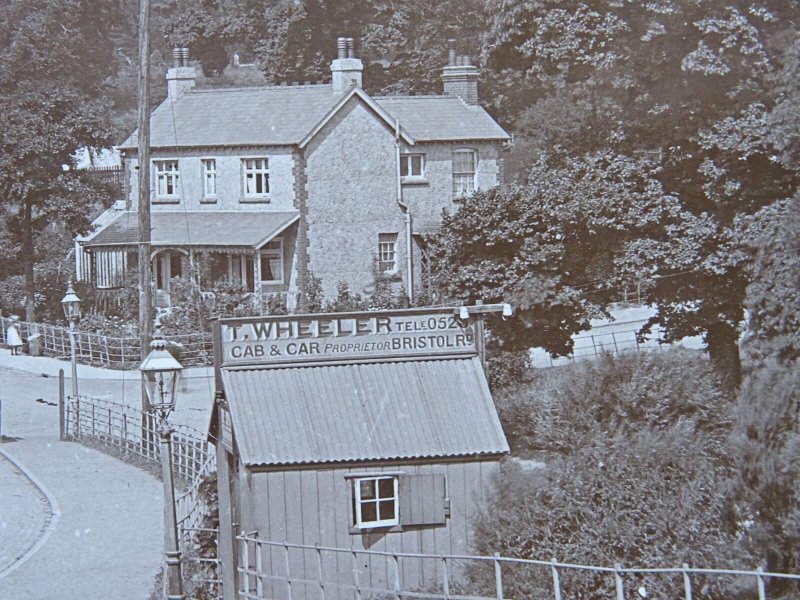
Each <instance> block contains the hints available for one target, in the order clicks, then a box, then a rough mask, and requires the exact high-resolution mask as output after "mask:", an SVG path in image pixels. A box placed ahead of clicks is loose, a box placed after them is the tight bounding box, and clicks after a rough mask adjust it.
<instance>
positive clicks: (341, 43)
mask: <svg viewBox="0 0 800 600" xmlns="http://www.w3.org/2000/svg"><path fill="white" fill-rule="evenodd" d="M336 48H337V51H338V54H337V58H347V38H345V37H339V38H337V39H336Z"/></svg>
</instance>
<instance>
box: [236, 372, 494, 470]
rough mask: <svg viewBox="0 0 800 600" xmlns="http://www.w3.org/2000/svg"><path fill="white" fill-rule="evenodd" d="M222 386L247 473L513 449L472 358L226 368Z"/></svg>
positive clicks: (457, 455) (482, 377) (482, 453)
mask: <svg viewBox="0 0 800 600" xmlns="http://www.w3.org/2000/svg"><path fill="white" fill-rule="evenodd" d="M222 379H223V384H224V386H225V398H226V400H227V403H228V406H229V407H230V411H231V417H232V421H233V429H234V435H235V436H236V442H237V446H238V448H239V452H240V455H241V459H242V461H243V463H244V464H246V465H248V466H279V465H284V466H289V465H298V464H322V463H338V462H371V461H377V460H397V459H425V458H445V457H479V456H497V455H500V454H504V453H507V452H508V450H509V448H508V443H507V442H506V438H505V435H504V434H503V429H502V427H501V425H500V420H499V419H498V416H497V412H496V410H495V407H494V402H493V401H492V396H491V394H490V392H489V387H488V384H487V383H486V378H485V376H484V374H483V369H482V367H481V363H480V359H478V357H471V358H466V359H439V360H413V361H405V362H385V363H364V364H342V365H327V366H319V367H288V368H271V369H223V370H222Z"/></svg>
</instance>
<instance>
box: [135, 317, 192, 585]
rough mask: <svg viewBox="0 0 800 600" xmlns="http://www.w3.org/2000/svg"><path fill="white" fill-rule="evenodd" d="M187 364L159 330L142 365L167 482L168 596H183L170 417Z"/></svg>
mask: <svg viewBox="0 0 800 600" xmlns="http://www.w3.org/2000/svg"><path fill="white" fill-rule="evenodd" d="M182 369H183V365H181V363H179V362H178V361H177V360H175V358H174V357H173V356H172V354H170V353H169V351H168V350H167V342H166V341H165V340H164V338H163V337H162V336H161V332H160V331H159V330H156V332H155V333H154V334H153V341H152V342H150V354H148V355H147V356H146V357H145V359H144V360H143V361H142V364H141V365H140V366H139V370H140V371H141V372H142V382H143V383H144V387H145V390H146V392H147V398H148V400H149V401H150V406H151V407H152V409H153V412H154V413H155V415H156V416H157V417H158V419H159V425H158V433H159V438H160V445H161V479H162V481H163V484H164V555H165V557H166V571H167V572H166V580H167V598H171V599H178V598H183V582H182V580H181V551H180V549H179V547H178V523H177V519H176V517H175V485H174V483H173V479H172V432H173V429H172V427H171V426H170V424H169V421H168V418H169V415H170V413H171V412H172V411H173V410H174V409H175V391H176V389H177V384H178V378H179V377H180V373H181V370H182Z"/></svg>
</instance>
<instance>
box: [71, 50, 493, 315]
mask: <svg viewBox="0 0 800 600" xmlns="http://www.w3.org/2000/svg"><path fill="white" fill-rule="evenodd" d="M448 58H449V60H448V64H447V65H446V66H445V67H444V69H443V73H442V81H443V90H444V93H443V94H442V95H435V96H381V97H378V96H376V97H372V96H370V95H369V94H367V93H366V92H365V91H364V90H363V89H362V87H361V84H362V62H361V60H359V59H358V58H355V57H354V51H353V45H352V39H351V38H339V47H338V56H337V58H336V59H334V60H333V61H332V63H331V82H330V83H324V84H305V85H281V86H272V87H248V88H227V89H225V88H198V87H196V86H195V79H196V75H195V69H194V68H193V67H191V66H189V64H188V57H187V56H185V55H183V56H182V55H181V53H180V52H177V53H176V62H175V65H174V66H173V67H172V68H170V69H169V71H168V73H167V82H168V97H167V99H166V100H164V102H163V103H161V105H159V106H158V107H157V108H156V109H155V110H154V111H153V113H152V117H151V140H150V147H151V164H150V165H149V168H150V169H151V186H152V189H151V195H150V197H151V207H152V210H151V220H152V235H151V239H152V260H153V273H154V277H155V289H156V302H157V305H159V306H169V302H170V280H171V279H172V278H173V277H176V276H185V275H187V274H188V272H189V270H190V267H191V266H197V265H202V267H203V268H202V273H203V278H202V280H201V282H200V283H201V286H208V285H209V284H210V283H213V282H214V281H215V280H219V279H223V278H224V279H226V280H227V281H229V282H231V283H234V284H241V285H243V286H245V287H246V288H247V289H249V290H252V291H253V292H254V293H255V294H256V297H259V296H260V297H262V298H264V297H268V296H273V295H275V294H278V295H280V296H283V297H285V300H286V304H287V306H288V308H289V311H290V312H293V311H294V310H295V309H296V307H297V306H298V305H301V303H302V299H303V294H304V292H305V291H306V290H307V286H308V282H309V278H310V276H311V275H313V276H314V277H316V278H318V279H319V280H320V282H321V285H322V291H323V294H324V295H326V296H328V297H331V296H333V295H334V293H335V290H336V287H337V285H338V284H339V283H340V282H346V283H347V284H348V286H349V288H350V289H351V290H352V291H354V292H358V293H360V292H362V291H364V290H365V289H367V288H369V286H370V285H372V284H373V283H374V281H375V277H376V276H378V277H386V278H388V279H389V280H390V281H392V282H394V285H395V286H396V288H398V289H400V286H401V285H402V287H403V288H404V289H405V290H406V292H407V294H408V296H409V297H410V298H413V297H414V294H415V293H416V292H417V291H418V290H419V286H420V284H421V283H422V280H423V270H424V268H425V254H424V252H425V243H424V234H426V233H429V232H431V231H432V230H435V229H436V228H437V227H438V226H439V225H440V222H441V215H442V211H448V212H452V211H454V210H456V209H457V208H458V203H459V200H460V198H461V197H462V196H464V195H466V194H469V193H471V192H472V191H474V190H476V189H479V188H489V187H492V186H495V185H498V184H500V183H502V181H503V159H502V146H503V144H504V143H505V142H506V141H508V139H509V136H508V134H507V133H506V132H505V131H504V130H503V129H502V128H501V127H500V126H499V125H498V124H497V123H496V122H495V121H494V120H493V119H492V117H490V116H489V114H488V113H487V112H486V111H485V110H484V109H483V108H481V106H480V105H479V103H478V87H477V79H478V69H477V68H476V67H475V66H473V65H471V64H470V63H469V59H468V58H466V57H457V56H456V54H455V51H454V50H450V53H449V57H448ZM119 150H120V152H121V156H122V161H123V164H124V167H125V171H126V173H127V174H128V176H127V181H128V185H127V195H126V198H125V199H124V201H121V202H117V203H116V204H115V207H114V208H112V209H110V210H109V212H108V213H107V214H105V215H103V217H102V219H101V220H100V223H101V225H100V226H99V227H98V228H97V229H96V231H94V232H93V233H92V234H90V235H89V236H86V237H85V238H82V239H80V240H79V244H80V246H81V250H82V252H85V253H86V254H87V255H88V256H89V258H90V259H89V260H88V261H86V262H87V264H88V268H87V269H85V271H86V272H85V273H83V276H84V278H86V279H87V280H90V281H92V282H93V283H94V285H95V286H96V287H97V288H98V290H108V291H110V292H111V293H113V290H114V289H115V288H118V287H119V286H121V285H122V282H123V274H124V272H125V271H126V270H127V269H132V268H134V267H135V264H136V261H137V255H136V247H137V246H136V245H137V242H138V221H137V197H138V190H137V185H138V183H137V169H138V168H139V165H138V161H137V133H136V132H134V133H133V134H132V135H131V136H130V137H129V138H128V139H127V140H125V142H123V143H122V145H121V146H120V147H119Z"/></svg>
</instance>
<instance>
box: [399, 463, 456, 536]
mask: <svg viewBox="0 0 800 600" xmlns="http://www.w3.org/2000/svg"><path fill="white" fill-rule="evenodd" d="M399 495H400V524H401V525H442V524H444V523H445V520H446V514H445V505H446V497H445V481H444V475H442V474H438V473H433V474H424V475H403V476H401V477H400V494H399Z"/></svg>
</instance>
